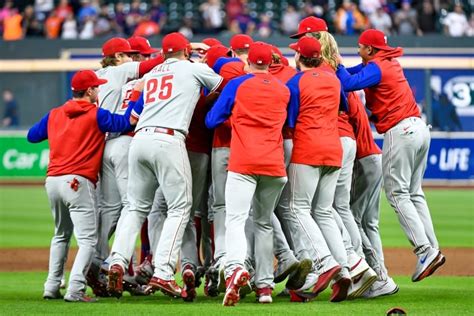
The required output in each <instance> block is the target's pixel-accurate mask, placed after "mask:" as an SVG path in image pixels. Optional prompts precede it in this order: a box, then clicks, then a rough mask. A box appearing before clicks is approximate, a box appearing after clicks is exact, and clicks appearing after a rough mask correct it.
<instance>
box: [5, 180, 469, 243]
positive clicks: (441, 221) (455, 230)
mask: <svg viewBox="0 0 474 316" xmlns="http://www.w3.org/2000/svg"><path fill="white" fill-rule="evenodd" d="M426 196H427V199H428V202H429V206H430V208H431V214H432V217H433V222H434V225H435V228H436V233H437V235H438V239H439V240H440V243H441V245H442V246H443V247H474V233H473V232H474V193H473V191H471V190H427V191H426ZM381 200H382V209H381V215H380V219H381V223H380V231H381V234H382V241H383V245H384V247H410V245H409V243H408V241H407V239H406V238H405V235H404V234H403V231H402V229H401V228H400V225H399V223H398V218H397V216H396V215H395V213H394V212H393V210H392V209H391V207H390V206H389V205H388V203H387V201H386V199H385V196H384V195H383V196H382V199H381ZM53 229H54V226H53V220H52V216H51V211H50V209H49V205H48V200H47V196H46V192H45V189H44V188H43V187H0V232H1V234H0V248H17V247H30V248H31V247H49V243H50V240H51V237H52V234H53Z"/></svg>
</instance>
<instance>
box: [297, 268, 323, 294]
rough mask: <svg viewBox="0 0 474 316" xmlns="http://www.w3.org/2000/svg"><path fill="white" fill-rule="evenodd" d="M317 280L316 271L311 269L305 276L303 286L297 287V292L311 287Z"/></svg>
mask: <svg viewBox="0 0 474 316" xmlns="http://www.w3.org/2000/svg"><path fill="white" fill-rule="evenodd" d="M318 280H319V276H318V273H317V272H316V271H311V272H310V273H308V275H307V276H306V281H305V282H304V284H303V286H302V287H300V288H299V289H298V292H304V291H307V290H309V289H311V288H312V287H313V286H314V285H315V284H316V283H317V282H318Z"/></svg>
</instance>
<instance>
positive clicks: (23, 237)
mask: <svg viewBox="0 0 474 316" xmlns="http://www.w3.org/2000/svg"><path fill="white" fill-rule="evenodd" d="M426 195H427V198H428V202H429V205H430V208H431V212H432V217H433V220H434V224H435V227H436V232H437V235H438V238H439V240H440V243H441V245H442V246H443V247H469V248H472V247H474V209H473V205H474V195H473V193H472V191H470V190H426ZM380 226H381V233H382V240H383V244H384V247H410V245H409V244H408V241H407V240H406V238H405V236H404V234H403V232H402V230H401V228H400V226H399V224H398V219H397V217H396V215H395V213H394V212H393V211H392V210H391V208H390V207H389V206H388V204H387V203H386V200H385V197H384V196H383V197H382V210H381V225H380ZM52 234H53V221H52V217H51V213H50V210H49V206H48V202H47V197H46V193H45V191H44V188H43V187H0V248H20V247H24V248H36V247H48V246H49V242H50V239H51V236H52ZM448 260H449V259H448ZM45 278H46V272H15V273H8V272H0V282H1V284H2V286H0V314H2V315H24V314H28V315H39V314H63V315H64V314H71V315H76V314H77V315H79V314H85V313H88V314H101V315H111V314H114V315H123V314H128V315H130V314H132V315H135V314H150V313H153V314H155V313H156V314H164V315H170V314H171V315H173V314H180V315H196V314H200V315H216V314H222V315H224V314H226V315H228V314H230V315H235V314H240V315H243V314H246V315H280V314H292V315H294V314H297V315H310V314H311V315H314V314H320V315H321V314H332V315H384V314H385V312H386V311H387V310H388V309H389V308H391V307H394V306H400V307H403V308H404V309H405V310H406V311H407V312H408V315H474V278H473V277H438V276H434V277H430V278H428V279H426V280H423V281H422V282H419V283H412V282H411V281H410V278H409V277H407V276H397V277H395V280H396V282H397V283H398V284H399V286H400V291H399V293H397V294H396V295H394V296H391V297H385V298H377V299H372V300H362V299H359V300H355V301H348V302H343V303H338V304H334V303H329V302H328V297H329V294H330V293H329V291H325V292H324V293H322V295H321V296H320V297H318V298H317V299H316V301H313V302H310V303H306V304H301V303H289V299H288V298H279V297H276V298H274V303H273V304H271V305H265V306H262V305H259V304H256V303H255V297H254V295H253V294H251V295H249V297H247V298H245V299H244V300H243V301H242V302H241V303H240V304H239V306H237V307H235V308H223V307H222V306H220V305H221V300H222V296H221V297H219V298H207V297H205V296H204V295H203V293H202V292H200V293H199V296H198V299H197V301H196V302H194V303H192V304H190V303H185V302H182V301H181V300H173V299H170V298H168V297H165V296H163V295H162V294H158V293H157V294H155V295H154V296H150V297H130V296H125V297H123V298H122V299H121V300H118V301H117V300H116V299H113V298H108V299H100V300H99V302H98V303H96V304H67V303H64V302H63V301H62V300H59V301H44V300H43V299H42V298H41V295H42V290H43V283H44V280H45ZM281 289H282V286H281V285H280V286H279V287H278V288H277V290H276V291H275V293H276V292H279V291H280V290H281Z"/></svg>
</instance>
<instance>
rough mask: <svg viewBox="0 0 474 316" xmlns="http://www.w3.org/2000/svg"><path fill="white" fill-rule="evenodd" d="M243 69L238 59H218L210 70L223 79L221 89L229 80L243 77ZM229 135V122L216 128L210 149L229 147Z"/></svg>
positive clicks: (243, 65) (242, 64)
mask: <svg viewBox="0 0 474 316" xmlns="http://www.w3.org/2000/svg"><path fill="white" fill-rule="evenodd" d="M244 67H245V64H244V63H243V62H242V61H241V60H240V59H238V58H219V59H218V60H217V61H216V63H215V64H214V67H212V69H213V70H214V72H215V73H217V74H219V75H221V76H222V77H223V78H224V79H223V82H222V87H225V85H227V83H228V82H229V81H230V80H232V79H234V78H236V77H239V76H242V75H245V70H244ZM231 133H232V131H231V126H230V122H225V123H224V124H221V125H220V126H218V127H217V128H216V129H215V130H214V139H213V142H212V147H213V148H218V147H230V137H231Z"/></svg>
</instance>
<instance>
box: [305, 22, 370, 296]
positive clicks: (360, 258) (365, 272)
mask: <svg viewBox="0 0 474 316" xmlns="http://www.w3.org/2000/svg"><path fill="white" fill-rule="evenodd" d="M306 36H310V37H315V38H319V42H320V43H321V49H322V54H321V56H322V58H323V61H324V63H325V64H326V65H327V66H329V67H330V68H331V69H332V70H333V71H335V70H336V68H337V58H336V56H338V55H339V49H338V46H337V43H336V40H335V39H334V37H333V36H332V35H331V34H330V33H328V32H327V31H318V32H311V33H306ZM342 97H343V98H344V99H345V98H346V97H345V96H342ZM351 100H353V99H351ZM351 105H352V104H350V103H349V104H348V107H347V108H348V109H349V111H341V110H340V111H339V115H338V131H339V137H340V140H341V145H342V152H343V156H342V167H341V172H340V174H339V177H338V180H337V185H336V192H335V198H334V203H333V208H334V210H335V212H334V216H335V219H336V221H337V222H338V226H339V229H340V230H341V233H342V235H343V241H344V244H345V247H346V251H347V253H348V263H349V266H350V267H351V269H350V275H351V279H352V280H353V282H352V284H351V288H350V289H349V294H348V297H349V298H356V297H359V296H361V295H362V294H363V293H364V292H365V291H366V290H367V289H368V288H369V287H370V286H371V285H372V284H373V282H375V280H376V273H375V272H374V271H373V270H372V269H371V268H370V266H369V265H368V264H367V262H366V261H365V259H364V253H363V251H362V244H361V236H360V231H359V228H358V225H357V224H356V221H355V219H354V216H353V214H352V212H351V209H350V190H351V182H352V170H353V165H354V160H355V154H356V141H355V135H354V128H353V126H352V125H351V124H350V122H349V118H350V117H349V115H350V113H351V112H350V107H351ZM352 106H354V105H352ZM346 234H347V236H345V235H346Z"/></svg>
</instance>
